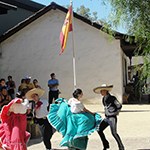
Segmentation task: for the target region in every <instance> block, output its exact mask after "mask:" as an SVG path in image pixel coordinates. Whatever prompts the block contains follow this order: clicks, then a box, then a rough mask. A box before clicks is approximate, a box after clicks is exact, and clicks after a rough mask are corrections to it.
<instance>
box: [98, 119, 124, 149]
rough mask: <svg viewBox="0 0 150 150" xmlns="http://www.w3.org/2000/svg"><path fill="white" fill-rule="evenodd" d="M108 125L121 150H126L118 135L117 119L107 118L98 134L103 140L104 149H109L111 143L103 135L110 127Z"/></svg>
mask: <svg viewBox="0 0 150 150" xmlns="http://www.w3.org/2000/svg"><path fill="white" fill-rule="evenodd" d="M108 125H110V129H111V133H112V135H113V137H114V138H115V140H116V142H117V144H118V147H119V150H124V146H123V144H122V141H121V139H120V137H119V135H118V133H117V117H107V118H105V119H104V120H103V121H102V122H101V124H100V126H99V131H98V134H99V136H100V138H101V140H102V143H103V147H104V149H106V148H109V142H108V141H107V139H106V137H105V135H104V133H103V131H104V130H105V128H106V127H108Z"/></svg>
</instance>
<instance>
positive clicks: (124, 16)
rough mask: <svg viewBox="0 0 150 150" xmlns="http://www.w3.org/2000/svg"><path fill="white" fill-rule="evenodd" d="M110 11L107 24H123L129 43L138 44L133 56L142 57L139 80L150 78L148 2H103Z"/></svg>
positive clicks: (130, 0) (126, 0)
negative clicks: (142, 63)
mask: <svg viewBox="0 0 150 150" xmlns="http://www.w3.org/2000/svg"><path fill="white" fill-rule="evenodd" d="M103 1H104V3H106V4H107V3H110V4H111V6H112V10H111V13H110V18H109V21H108V24H109V25H111V27H113V26H115V27H117V26H119V25H121V24H125V27H126V29H127V31H128V35H129V36H128V37H127V38H128V39H130V42H131V43H132V42H133V40H134V42H137V43H138V47H137V49H136V51H135V55H141V54H140V51H141V50H142V55H143V58H144V65H143V67H142V70H141V71H142V75H141V80H142V79H145V78H150V0H103ZM133 36H134V38H133Z"/></svg>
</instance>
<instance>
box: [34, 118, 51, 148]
mask: <svg viewBox="0 0 150 150" xmlns="http://www.w3.org/2000/svg"><path fill="white" fill-rule="evenodd" d="M37 123H38V124H39V126H40V130H41V133H42V136H43V142H44V145H45V147H46V148H47V149H51V141H50V140H51V138H52V135H53V128H52V126H51V125H50V123H49V122H48V120H47V118H46V119H37Z"/></svg>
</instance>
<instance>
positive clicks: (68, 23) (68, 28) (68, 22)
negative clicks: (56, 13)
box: [60, 5, 73, 55]
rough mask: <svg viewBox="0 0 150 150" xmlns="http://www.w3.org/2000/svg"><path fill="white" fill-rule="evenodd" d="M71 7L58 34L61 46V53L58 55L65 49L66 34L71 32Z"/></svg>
mask: <svg viewBox="0 0 150 150" xmlns="http://www.w3.org/2000/svg"><path fill="white" fill-rule="evenodd" d="M72 30H73V28H72V5H71V6H70V7H69V9H68V12H67V15H66V18H65V21H64V24H63V26H62V30H61V32H60V44H61V51H60V55H61V54H62V53H63V52H64V49H65V47H66V43H67V38H68V33H69V32H70V31H72Z"/></svg>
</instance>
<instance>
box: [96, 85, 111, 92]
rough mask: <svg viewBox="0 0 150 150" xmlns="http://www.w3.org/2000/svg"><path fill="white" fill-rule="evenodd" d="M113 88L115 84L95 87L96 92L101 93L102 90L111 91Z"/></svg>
mask: <svg viewBox="0 0 150 150" xmlns="http://www.w3.org/2000/svg"><path fill="white" fill-rule="evenodd" d="M112 88H113V85H106V84H102V85H101V86H99V87H96V88H94V89H93V91H94V93H96V94H100V91H101V90H106V91H111V90H112Z"/></svg>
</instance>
